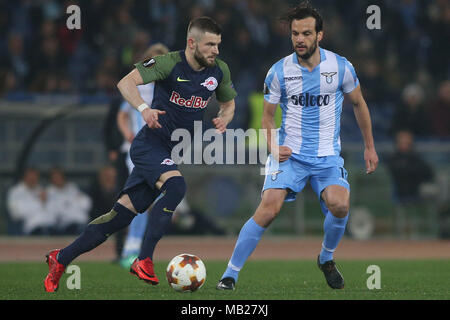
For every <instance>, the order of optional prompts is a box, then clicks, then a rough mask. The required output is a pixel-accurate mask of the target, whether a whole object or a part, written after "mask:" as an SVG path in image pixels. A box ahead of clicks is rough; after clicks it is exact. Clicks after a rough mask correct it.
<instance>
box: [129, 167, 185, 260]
mask: <svg viewBox="0 0 450 320" xmlns="http://www.w3.org/2000/svg"><path fill="white" fill-rule="evenodd" d="M161 193H163V194H164V196H163V197H161V198H160V199H159V200H158V201H157V202H156V203H155V204H154V205H153V208H152V210H151V211H150V213H149V220H148V225H147V230H146V231H145V236H144V239H143V241H142V246H141V252H140V254H139V257H138V258H139V260H143V259H146V258H150V259H153V252H154V251H155V247H156V244H157V243H158V241H159V240H160V239H161V238H162V236H163V235H164V234H165V233H166V232H167V229H168V228H169V226H170V224H171V222H172V215H173V212H174V211H175V209H176V208H177V206H178V204H179V203H180V202H181V200H183V198H184V195H185V193H186V182H185V181H184V178H183V177H180V176H176V177H172V178H169V179H168V180H167V181H166V182H165V183H164V184H163V186H162V187H161Z"/></svg>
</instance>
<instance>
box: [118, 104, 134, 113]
mask: <svg viewBox="0 0 450 320" xmlns="http://www.w3.org/2000/svg"><path fill="white" fill-rule="evenodd" d="M131 110H134V108H133V107H132V106H131V105H130V104H129V103H128V102H127V101H122V103H121V104H120V111H122V112H126V113H129V112H130V111H131Z"/></svg>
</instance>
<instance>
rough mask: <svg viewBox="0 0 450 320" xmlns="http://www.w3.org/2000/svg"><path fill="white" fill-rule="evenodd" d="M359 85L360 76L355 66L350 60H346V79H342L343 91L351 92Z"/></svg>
mask: <svg viewBox="0 0 450 320" xmlns="http://www.w3.org/2000/svg"><path fill="white" fill-rule="evenodd" d="M358 85H359V80H358V77H357V76H356V72H355V68H354V67H353V65H352V64H351V63H350V62H349V61H348V60H345V72H344V79H343V81H342V91H343V92H344V93H350V92H352V91H353V90H355V88H356V87H357V86H358Z"/></svg>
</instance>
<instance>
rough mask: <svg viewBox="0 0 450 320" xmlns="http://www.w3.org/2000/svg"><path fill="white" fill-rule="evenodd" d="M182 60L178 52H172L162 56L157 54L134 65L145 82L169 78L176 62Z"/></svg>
mask: <svg viewBox="0 0 450 320" xmlns="http://www.w3.org/2000/svg"><path fill="white" fill-rule="evenodd" d="M179 61H181V58H180V57H179V53H178V52H170V53H168V54H165V55H162V56H156V57H153V58H150V59H147V60H144V61H141V62H138V63H136V64H135V65H134V66H135V67H136V69H137V70H138V71H139V74H140V75H141V77H142V80H143V81H144V84H147V83H150V82H153V81H158V80H163V79H165V78H167V77H168V76H169V74H170V72H171V71H172V69H173V67H174V66H175V64H176V63H178V62H179Z"/></svg>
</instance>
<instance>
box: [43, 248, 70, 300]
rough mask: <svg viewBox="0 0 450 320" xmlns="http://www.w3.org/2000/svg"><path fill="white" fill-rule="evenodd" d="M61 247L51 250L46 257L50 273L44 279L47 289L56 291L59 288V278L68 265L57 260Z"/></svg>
mask: <svg viewBox="0 0 450 320" xmlns="http://www.w3.org/2000/svg"><path fill="white" fill-rule="evenodd" d="M58 253H59V249H56V250H52V251H50V252H49V253H48V254H47V255H46V256H45V257H46V258H47V261H46V262H47V264H48V274H47V277H45V280H44V287H45V291H47V292H55V291H57V290H58V285H59V279H61V276H62V274H63V273H64V270H66V267H65V266H64V265H62V264H61V263H59V262H58V260H56V256H57V254H58Z"/></svg>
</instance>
